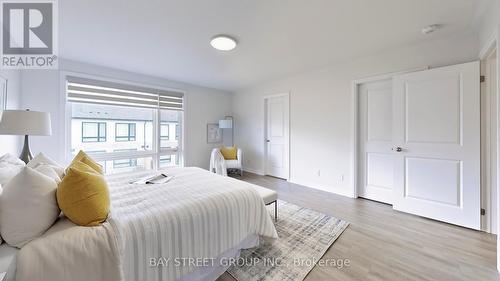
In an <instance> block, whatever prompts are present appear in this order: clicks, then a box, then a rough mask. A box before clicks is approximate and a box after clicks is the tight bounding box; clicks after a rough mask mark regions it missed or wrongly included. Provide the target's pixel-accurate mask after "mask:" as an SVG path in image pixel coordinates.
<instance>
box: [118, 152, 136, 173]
mask: <svg viewBox="0 0 500 281" xmlns="http://www.w3.org/2000/svg"><path fill="white" fill-rule="evenodd" d="M125 151H137V149H115V150H114V152H125ZM135 166H137V159H136V158H129V159H119V160H113V169H117V168H127V167H135Z"/></svg>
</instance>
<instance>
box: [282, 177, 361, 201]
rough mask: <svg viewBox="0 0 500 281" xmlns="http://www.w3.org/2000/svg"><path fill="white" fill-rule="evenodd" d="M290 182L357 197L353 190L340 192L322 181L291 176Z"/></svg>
mask: <svg viewBox="0 0 500 281" xmlns="http://www.w3.org/2000/svg"><path fill="white" fill-rule="evenodd" d="M289 182H291V183H294V184H298V185H303V186H305V187H309V188H314V189H318V190H321V191H326V192H329V193H333V194H337V195H341V196H345V197H349V198H355V197H354V195H353V193H352V191H351V190H347V191H340V192H339V191H336V190H334V189H335V187H334V186H331V185H327V184H321V183H317V182H311V181H307V180H301V179H296V178H290V180H289Z"/></svg>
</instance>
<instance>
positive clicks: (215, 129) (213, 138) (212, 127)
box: [207, 123, 222, 143]
mask: <svg viewBox="0 0 500 281" xmlns="http://www.w3.org/2000/svg"><path fill="white" fill-rule="evenodd" d="M221 142H222V134H221V129H220V128H219V124H217V123H208V124H207V143H221Z"/></svg>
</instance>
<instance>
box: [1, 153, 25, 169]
mask: <svg viewBox="0 0 500 281" xmlns="http://www.w3.org/2000/svg"><path fill="white" fill-rule="evenodd" d="M0 162H7V163H10V164H14V165H17V166H19V165H22V166H24V165H25V164H24V162H23V160H21V159H19V158H18V157H16V156H14V155H12V154H10V153H6V154H4V155H2V157H0Z"/></svg>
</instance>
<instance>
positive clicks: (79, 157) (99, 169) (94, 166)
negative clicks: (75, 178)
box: [69, 150, 104, 175]
mask: <svg viewBox="0 0 500 281" xmlns="http://www.w3.org/2000/svg"><path fill="white" fill-rule="evenodd" d="M75 162H83V163H85V164H87V165H89V166H90V167H91V168H92V169H94V170H95V171H97V172H98V173H99V174H101V175H102V174H104V173H103V171H102V167H101V165H99V164H97V162H95V161H94V160H93V159H92V158H90V157H89V156H88V155H87V153H85V152H84V151H83V150H80V152H78V154H77V155H76V156H75V158H73V161H71V164H69V166H70V167H71V165H73V163H75Z"/></svg>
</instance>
